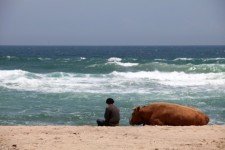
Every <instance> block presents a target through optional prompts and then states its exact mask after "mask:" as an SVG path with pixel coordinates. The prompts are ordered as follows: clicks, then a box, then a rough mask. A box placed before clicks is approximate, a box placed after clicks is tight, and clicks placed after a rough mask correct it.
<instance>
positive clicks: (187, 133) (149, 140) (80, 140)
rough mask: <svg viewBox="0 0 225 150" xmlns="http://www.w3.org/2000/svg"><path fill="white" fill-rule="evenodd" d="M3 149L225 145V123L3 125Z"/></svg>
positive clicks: (201, 148) (150, 149) (209, 148)
mask: <svg viewBox="0 0 225 150" xmlns="http://www.w3.org/2000/svg"><path fill="white" fill-rule="evenodd" d="M0 149H1V150H39V149H40V150H49V149H51V150H62V149H63V150H94V149H100V150H115V149H117V150H137V149H142V150H161V149H165V150H166V149H168V150H171V149H177V150H178V149H182V150H184V149H187V150H189V149H198V150H216V149H225V126H224V125H223V126H219V125H207V126H186V127H182V126H177V127H174V126H118V127H97V126H0Z"/></svg>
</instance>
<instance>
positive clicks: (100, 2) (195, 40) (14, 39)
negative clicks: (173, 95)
mask: <svg viewBox="0 0 225 150" xmlns="http://www.w3.org/2000/svg"><path fill="white" fill-rule="evenodd" d="M0 45H225V0H0Z"/></svg>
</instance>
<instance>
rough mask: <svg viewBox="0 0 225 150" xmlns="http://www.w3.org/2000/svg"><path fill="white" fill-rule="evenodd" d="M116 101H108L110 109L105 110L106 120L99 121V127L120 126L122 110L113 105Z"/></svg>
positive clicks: (110, 99)
mask: <svg viewBox="0 0 225 150" xmlns="http://www.w3.org/2000/svg"><path fill="white" fill-rule="evenodd" d="M113 103H114V100H113V99H112V98H108V99H106V104H108V107H106V109H105V114H104V118H105V120H102V119H98V120H97V124H98V126H118V125H119V121H120V110H119V109H118V108H117V107H116V106H115V105H113Z"/></svg>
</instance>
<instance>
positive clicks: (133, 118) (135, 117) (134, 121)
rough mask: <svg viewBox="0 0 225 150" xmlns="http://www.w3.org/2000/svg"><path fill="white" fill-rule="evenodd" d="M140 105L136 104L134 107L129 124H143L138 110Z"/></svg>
mask: <svg viewBox="0 0 225 150" xmlns="http://www.w3.org/2000/svg"><path fill="white" fill-rule="evenodd" d="M140 109H141V107H140V106H138V107H136V108H134V109H133V110H134V111H133V113H132V116H131V119H130V125H140V124H143V121H142V116H141V112H140Z"/></svg>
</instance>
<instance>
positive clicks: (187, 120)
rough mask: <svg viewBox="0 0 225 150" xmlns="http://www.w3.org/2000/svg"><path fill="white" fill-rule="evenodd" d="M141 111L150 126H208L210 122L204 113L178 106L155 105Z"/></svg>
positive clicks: (167, 104)
mask: <svg viewBox="0 0 225 150" xmlns="http://www.w3.org/2000/svg"><path fill="white" fill-rule="evenodd" d="M141 111H142V112H143V118H144V120H145V123H146V124H149V125H176V126H178V125H180V126H183V125H206V124H207V123H208V122H209V118H208V116H206V115H205V114H204V113H202V112H200V111H198V110H196V109H194V108H191V107H186V106H182V105H178V104H170V103H154V104H150V105H147V106H144V107H142V109H141Z"/></svg>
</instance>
